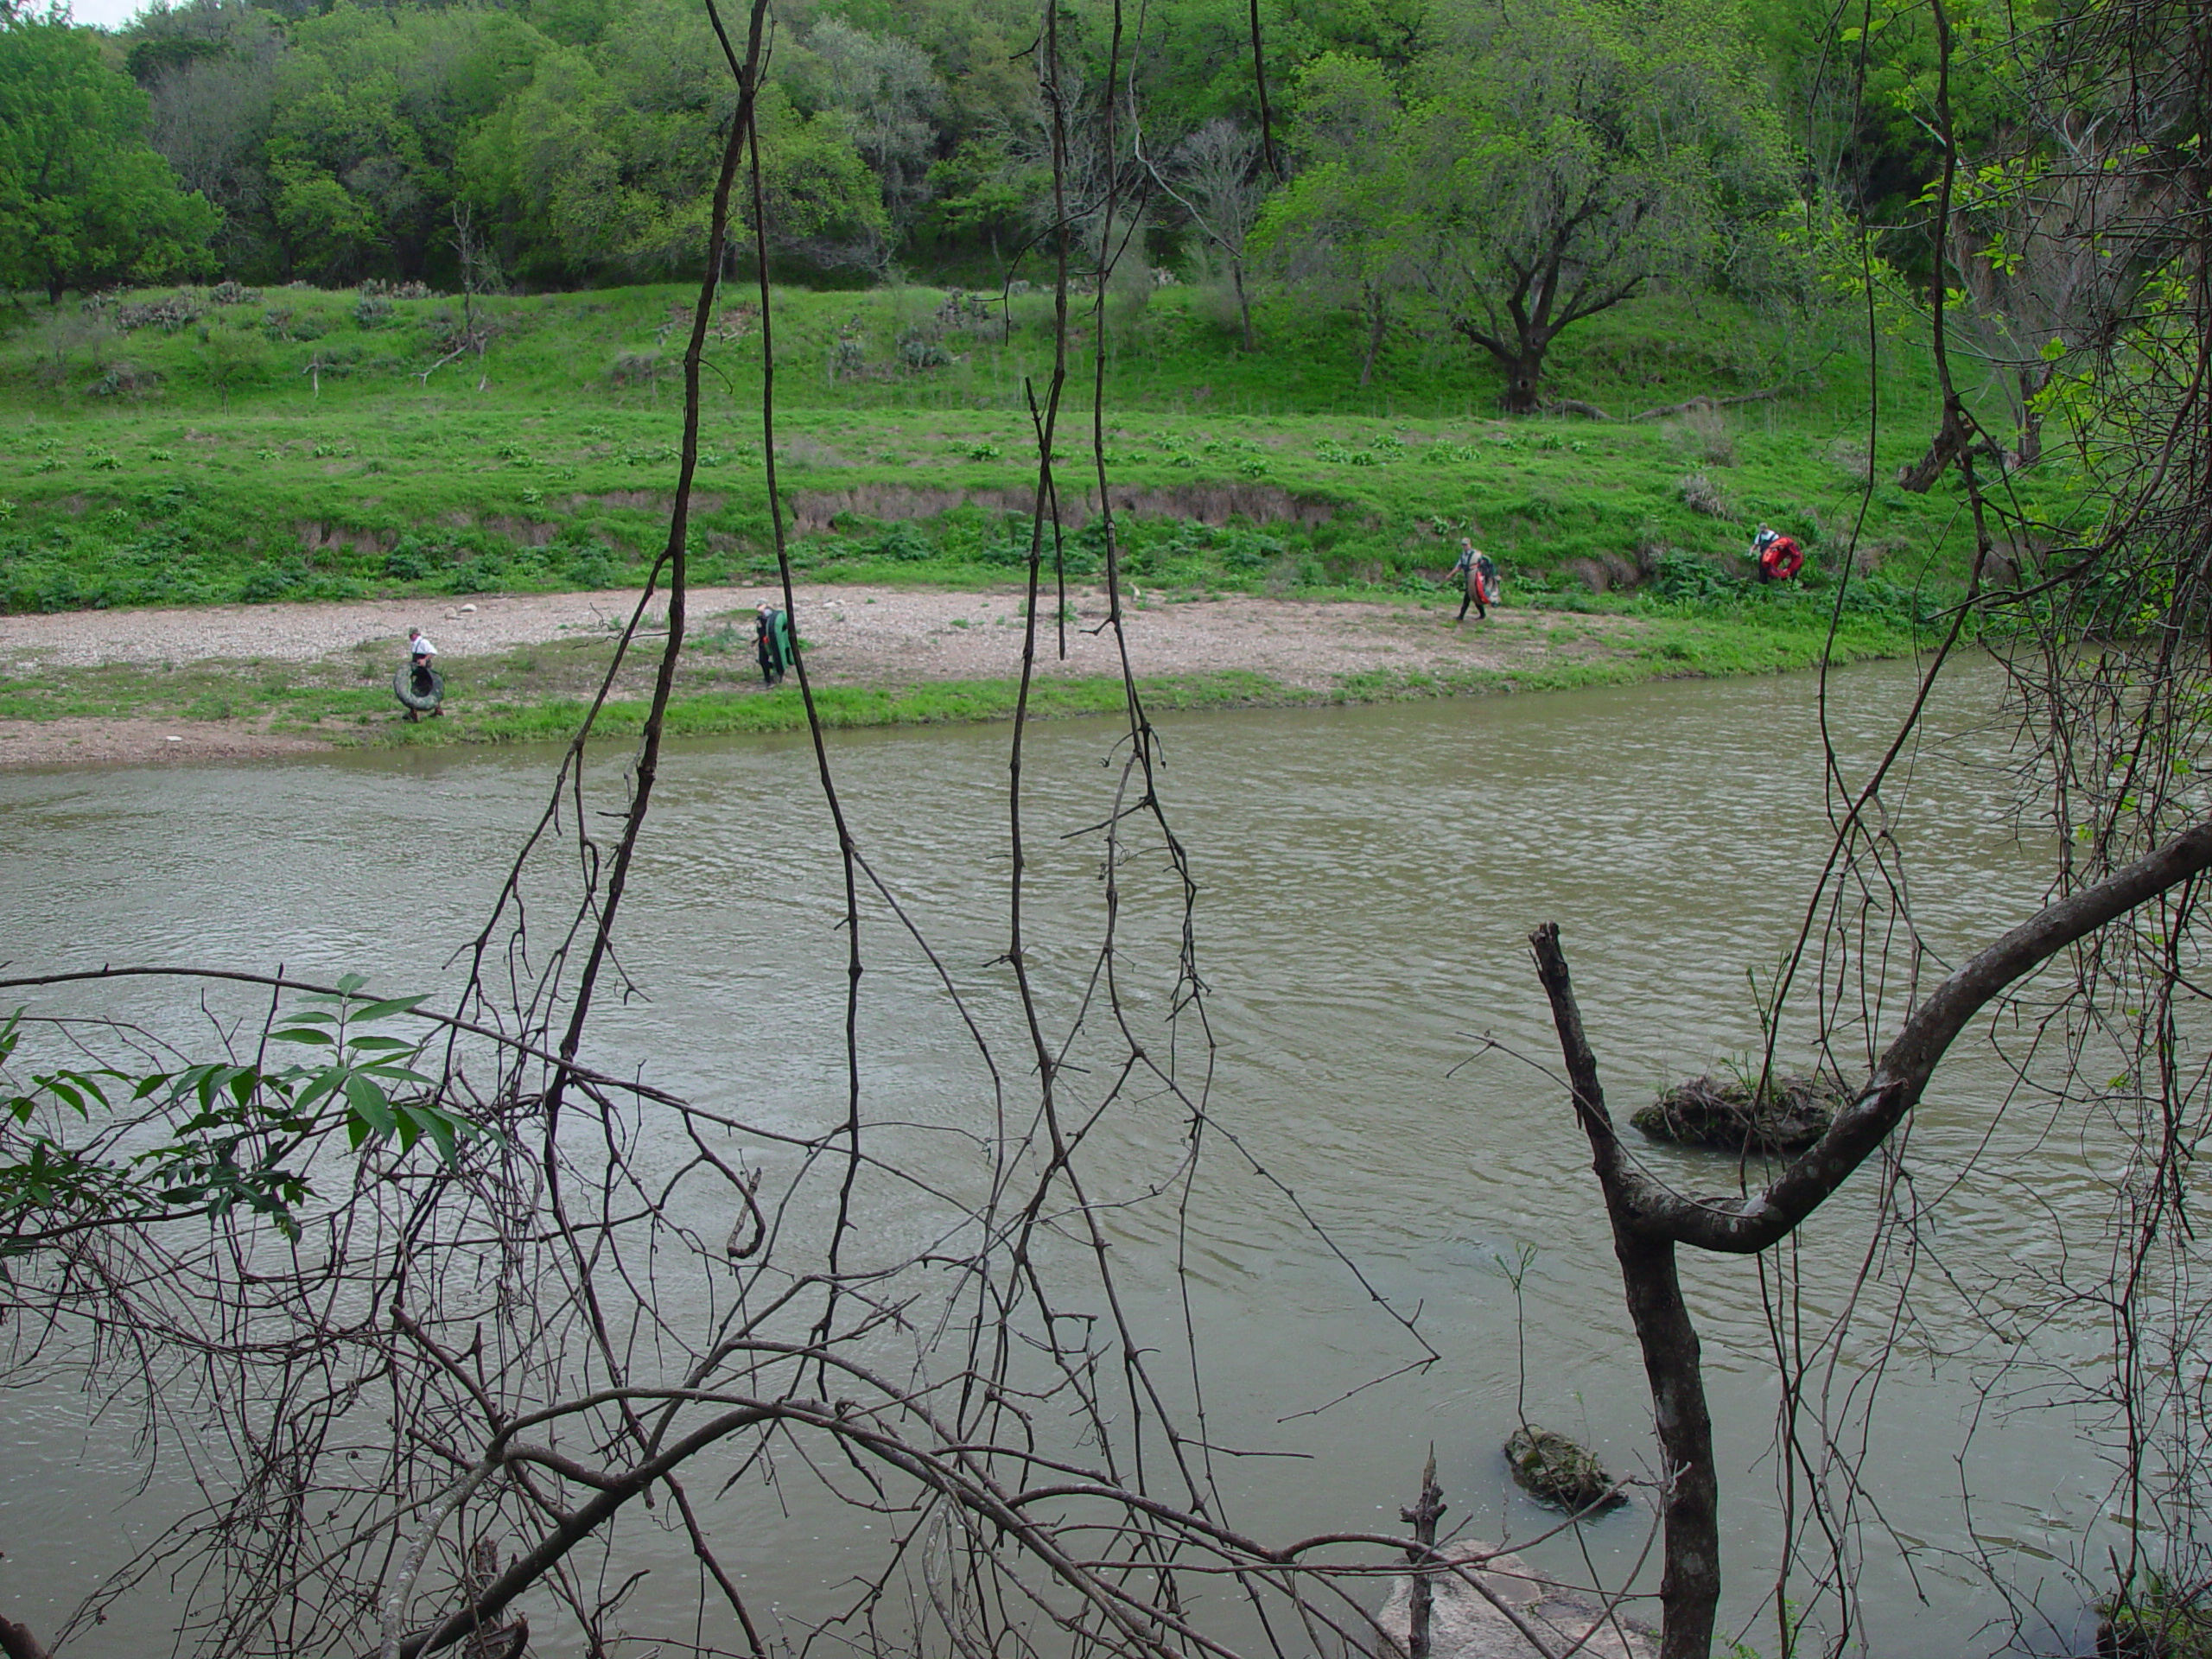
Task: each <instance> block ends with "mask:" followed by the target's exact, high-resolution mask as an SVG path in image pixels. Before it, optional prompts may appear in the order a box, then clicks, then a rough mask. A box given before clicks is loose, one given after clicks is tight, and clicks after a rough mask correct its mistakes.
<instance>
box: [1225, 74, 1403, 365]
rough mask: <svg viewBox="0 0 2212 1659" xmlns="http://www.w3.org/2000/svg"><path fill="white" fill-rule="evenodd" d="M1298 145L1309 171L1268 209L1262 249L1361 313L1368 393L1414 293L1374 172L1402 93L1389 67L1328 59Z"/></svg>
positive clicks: (1297, 134)
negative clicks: (1385, 341) (1405, 300)
mask: <svg viewBox="0 0 2212 1659" xmlns="http://www.w3.org/2000/svg"><path fill="white" fill-rule="evenodd" d="M1295 91H1296V99H1295V105H1294V108H1295V114H1296V120H1295V123H1294V146H1295V148H1296V149H1297V150H1298V152H1299V154H1300V158H1301V160H1302V162H1304V166H1303V168H1302V169H1301V171H1300V174H1299V176H1298V178H1297V179H1296V181H1294V183H1293V184H1292V185H1291V187H1290V188H1288V189H1287V190H1282V191H1278V192H1277V193H1276V194H1275V195H1274V197H1273V198H1271V199H1270V200H1269V201H1268V204H1267V207H1266V209H1265V210H1264V212H1263V213H1262V217H1261V220H1260V225H1259V227H1258V230H1257V232H1256V233H1255V245H1256V247H1257V248H1258V250H1259V251H1261V253H1262V256H1263V257H1265V258H1266V259H1267V260H1268V262H1269V263H1270V264H1272V265H1274V267H1276V268H1277V269H1278V270H1281V272H1282V273H1283V274H1284V275H1285V276H1287V277H1289V278H1290V279H1291V280H1293V281H1294V282H1297V283H1300V284H1301V285H1303V286H1304V287H1306V289H1308V290H1309V291H1314V292H1318V293H1319V294H1321V295H1323V296H1326V297H1327V298H1329V299H1331V300H1333V301H1334V302H1337V303H1338V304H1340V305H1345V306H1348V307H1350V308H1351V309H1353V310H1354V311H1356V312H1357V314H1358V316H1359V320H1360V324H1361V333H1362V335H1363V338H1364V340H1365V341H1366V345H1365V349H1364V351H1363V355H1362V358H1361V361H1360V367H1359V384H1360V385H1363V386H1364V385H1367V384H1368V382H1369V381H1370V379H1371V378H1373V376H1374V373H1375V359H1376V357H1377V356H1378V355H1379V354H1380V353H1381V352H1382V349H1383V339H1384V336H1385V335H1387V334H1389V329H1390V326H1391V324H1392V322H1393V321H1394V320H1395V318H1396V316H1397V315H1398V313H1399V310H1400V308H1401V307H1402V302H1403V298H1404V296H1405V295H1406V294H1407V293H1408V290H1409V289H1411V288H1412V286H1413V270H1412V268H1411V266H1410V264H1408V259H1407V257H1406V249H1405V246H1404V245H1403V242H1402V239H1401V238H1400V237H1399V235H1398V234H1397V225H1396V221H1395V218H1394V214H1393V209H1392V207H1391V199H1390V197H1389V195H1388V194H1386V193H1384V192H1381V191H1378V190H1376V188H1375V185H1374V181H1373V179H1372V178H1371V177H1370V175H1369V173H1368V168H1370V165H1371V163H1372V162H1373V159H1374V157H1375V156H1377V155H1379V154H1382V153H1383V149H1384V147H1385V146H1386V145H1387V144H1388V143H1389V142H1390V135H1391V131H1392V129H1393V127H1394V126H1395V124H1396V121H1397V119H1398V114H1399V111H1398V105H1397V99H1396V94H1395V92H1394V90H1393V89H1392V87H1391V85H1390V81H1389V77H1388V75H1387V74H1386V73H1384V70H1383V66H1382V65H1380V64H1378V63H1376V61H1375V60H1372V59H1370V58H1361V57H1355V56H1352V55H1350V54H1344V53H1339V52H1329V53H1325V54H1322V55H1321V56H1320V57H1319V59H1317V60H1315V61H1314V62H1313V64H1311V65H1310V66H1308V67H1307V68H1306V71H1305V73H1303V74H1301V75H1300V77H1299V79H1298V82H1297V86H1296V89H1295Z"/></svg>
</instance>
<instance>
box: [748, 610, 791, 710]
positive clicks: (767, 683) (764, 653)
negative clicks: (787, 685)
mask: <svg viewBox="0 0 2212 1659" xmlns="http://www.w3.org/2000/svg"><path fill="white" fill-rule="evenodd" d="M776 617H777V611H776V607H774V606H772V605H771V604H769V603H768V601H766V600H762V601H760V615H759V617H758V618H757V619H756V620H754V622H753V656H754V657H755V658H758V659H759V660H760V689H761V690H764V691H766V690H768V689H769V688H770V687H772V686H773V685H774V684H775V683H777V682H778V681H779V680H780V679H782V678H783V677H784V656H783V652H781V651H779V649H777V639H776Z"/></svg>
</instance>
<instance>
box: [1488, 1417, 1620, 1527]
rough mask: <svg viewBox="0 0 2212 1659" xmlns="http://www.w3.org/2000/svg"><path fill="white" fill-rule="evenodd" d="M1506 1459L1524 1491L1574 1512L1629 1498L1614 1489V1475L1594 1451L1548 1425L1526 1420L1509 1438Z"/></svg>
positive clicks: (1612, 1506) (1608, 1504) (1605, 1505)
mask: <svg viewBox="0 0 2212 1659" xmlns="http://www.w3.org/2000/svg"><path fill="white" fill-rule="evenodd" d="M1505 1460H1506V1462H1507V1463H1509V1464H1510V1465H1512V1466H1513V1478H1514V1479H1515V1480H1516V1482H1518V1483H1519V1484H1520V1487H1521V1490H1522V1491H1524V1492H1526V1493H1528V1494H1529V1497H1535V1498H1541V1499H1542V1500H1543V1501H1544V1502H1545V1503H1556V1504H1557V1505H1558V1506H1559V1507H1560V1509H1562V1510H1567V1511H1569V1512H1570V1513H1572V1512H1574V1511H1577V1510H1586V1509H1588V1508H1590V1507H1591V1505H1592V1504H1601V1505H1602V1506H1603V1507H1605V1508H1606V1509H1609V1510H1610V1509H1613V1508H1616V1507H1617V1506H1618V1505H1619V1504H1621V1503H1625V1502H1627V1500H1626V1499H1625V1498H1624V1497H1622V1496H1621V1495H1620V1494H1619V1493H1618V1492H1616V1491H1613V1478H1612V1477H1611V1475H1609V1474H1607V1473H1606V1472H1605V1465H1604V1464H1602V1463H1599V1461H1598V1459H1597V1455H1596V1454H1595V1453H1594V1452H1591V1451H1589V1450H1587V1449H1586V1447H1584V1446H1579V1445H1577V1444H1576V1443H1575V1442H1574V1441H1573V1440H1569V1439H1567V1436H1566V1435H1564V1434H1559V1433H1554V1432H1553V1431H1552V1430H1550V1429H1548V1428H1532V1427H1529V1425H1528V1424H1526V1423H1523V1424H1522V1425H1521V1427H1518V1428H1516V1429H1515V1430H1514V1431H1513V1433H1512V1436H1511V1438H1510V1439H1509V1440H1507V1441H1506V1442H1505Z"/></svg>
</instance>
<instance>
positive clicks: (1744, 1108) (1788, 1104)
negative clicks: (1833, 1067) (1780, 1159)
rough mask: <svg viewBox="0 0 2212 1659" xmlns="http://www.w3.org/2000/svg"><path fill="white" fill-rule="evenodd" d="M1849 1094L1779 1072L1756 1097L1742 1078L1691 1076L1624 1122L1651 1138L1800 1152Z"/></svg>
mask: <svg viewBox="0 0 2212 1659" xmlns="http://www.w3.org/2000/svg"><path fill="white" fill-rule="evenodd" d="M1849 1098H1850V1096H1849V1095H1848V1093H1847V1091H1846V1090H1843V1089H1842V1088H1841V1087H1840V1086H1839V1085H1838V1084H1833V1083H1830V1082H1827V1080H1825V1079H1823V1078H1819V1077H1779V1078H1777V1079H1775V1080H1774V1081H1772V1082H1770V1084H1768V1085H1767V1086H1766V1088H1765V1089H1764V1090H1763V1091H1762V1092H1761V1093H1760V1096H1759V1097H1758V1100H1756V1101H1754V1100H1753V1099H1752V1098H1751V1085H1750V1084H1746V1083H1741V1082H1738V1081H1736V1080H1734V1079H1730V1080H1728V1081H1726V1082H1723V1081H1721V1080H1720V1079H1719V1078H1718V1077H1692V1078H1691V1079H1690V1080H1689V1081H1688V1083H1684V1084H1676V1085H1675V1087H1674V1088H1672V1089H1669V1090H1667V1092H1666V1093H1665V1094H1663V1095H1662V1096H1659V1098H1658V1099H1657V1100H1656V1101H1654V1102H1652V1103H1651V1104H1650V1105H1649V1106H1646V1107H1645V1108H1644V1109H1643V1110H1642V1111H1640V1112H1637V1114H1636V1115H1635V1116H1632V1117H1630V1119H1629V1122H1631V1123H1633V1124H1634V1125H1636V1127H1637V1128H1639V1129H1641V1130H1643V1132H1644V1134H1646V1135H1649V1136H1650V1137H1651V1138H1652V1139H1653V1140H1655V1141H1678V1142H1680V1143H1681V1144H1682V1145H1684V1146H1690V1147H1718V1148H1719V1149H1720V1150H1722V1151H1724V1152H1745V1151H1749V1152H1802V1150H1803V1149H1804V1148H1805V1147H1809V1146H1811V1145H1812V1144H1813V1142H1814V1141H1817V1140H1819V1139H1820V1138H1821V1136H1822V1135H1826V1134H1827V1130H1828V1124H1829V1122H1831V1121H1833V1119H1834V1116H1835V1112H1836V1109H1837V1108H1838V1107H1840V1106H1841V1105H1843V1104H1844V1103H1845V1102H1846V1101H1847V1100H1848V1099H1849Z"/></svg>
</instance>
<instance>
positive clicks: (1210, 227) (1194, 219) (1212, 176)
mask: <svg viewBox="0 0 2212 1659" xmlns="http://www.w3.org/2000/svg"><path fill="white" fill-rule="evenodd" d="M1262 148H1263V146H1262V142H1261V137H1260V135H1259V134H1258V133H1255V132H1252V131H1250V130H1247V129H1246V128H1243V127H1241V126H1239V125H1238V124H1236V122H1234V121H1231V120H1230V119H1228V118H1226V117H1223V118H1217V119H1215V120H1212V121H1209V122H1207V123H1206V124H1205V125H1204V126H1202V127H1200V128H1199V129H1198V130H1197V131H1196V132H1193V133H1192V134H1191V135H1190V136H1189V137H1186V138H1185V139H1184V140H1183V141H1182V142H1181V143H1179V144H1177V145H1176V146H1175V147H1174V149H1173V150H1172V151H1170V152H1169V154H1168V157H1167V167H1166V173H1165V174H1164V175H1163V174H1162V172H1161V170H1160V168H1157V167H1154V166H1151V164H1150V163H1149V162H1147V170H1148V171H1149V172H1150V173H1151V175H1152V177H1153V179H1154V181H1155V182H1157V183H1158V184H1159V185H1160V188H1161V189H1162V190H1164V191H1165V192H1166V194H1168V195H1169V196H1170V197H1171V198H1173V200H1175V201H1176V202H1178V203H1179V204H1180V205H1181V207H1182V208H1183V210H1184V211H1185V213H1188V214H1189V215H1190V217H1191V223H1192V225H1193V226H1196V227H1197V229H1198V234H1199V235H1200V237H1202V238H1204V239H1205V245H1206V246H1207V247H1209V248H1210V249H1211V250H1212V251H1214V252H1215V253H1216V254H1217V255H1218V256H1219V257H1220V258H1221V260H1222V262H1223V264H1225V265H1226V266H1227V267H1228V269H1229V284H1230V291H1231V292H1232V293H1234V294H1235V295H1236V316H1237V321H1238V323H1239V326H1240V328H1241V330H1242V333H1243V340H1244V349H1245V350H1246V351H1248V352H1249V351H1254V350H1256V349H1257V347H1258V342H1257V341H1256V340H1255V339H1254V338H1253V334H1252V298H1251V296H1250V295H1249V293H1248V292H1247V291H1246V270H1247V265H1248V261H1247V258H1246V248H1247V245H1249V242H1250V241H1251V238H1252V231H1253V228H1254V227H1255V226H1256V225H1257V224H1258V223H1259V220H1260V205H1261V203H1262V201H1264V200H1266V199H1267V193H1268V180H1267V178H1266V175H1264V174H1263V173H1262V170H1261V164H1262ZM1140 154H1141V151H1140Z"/></svg>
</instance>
